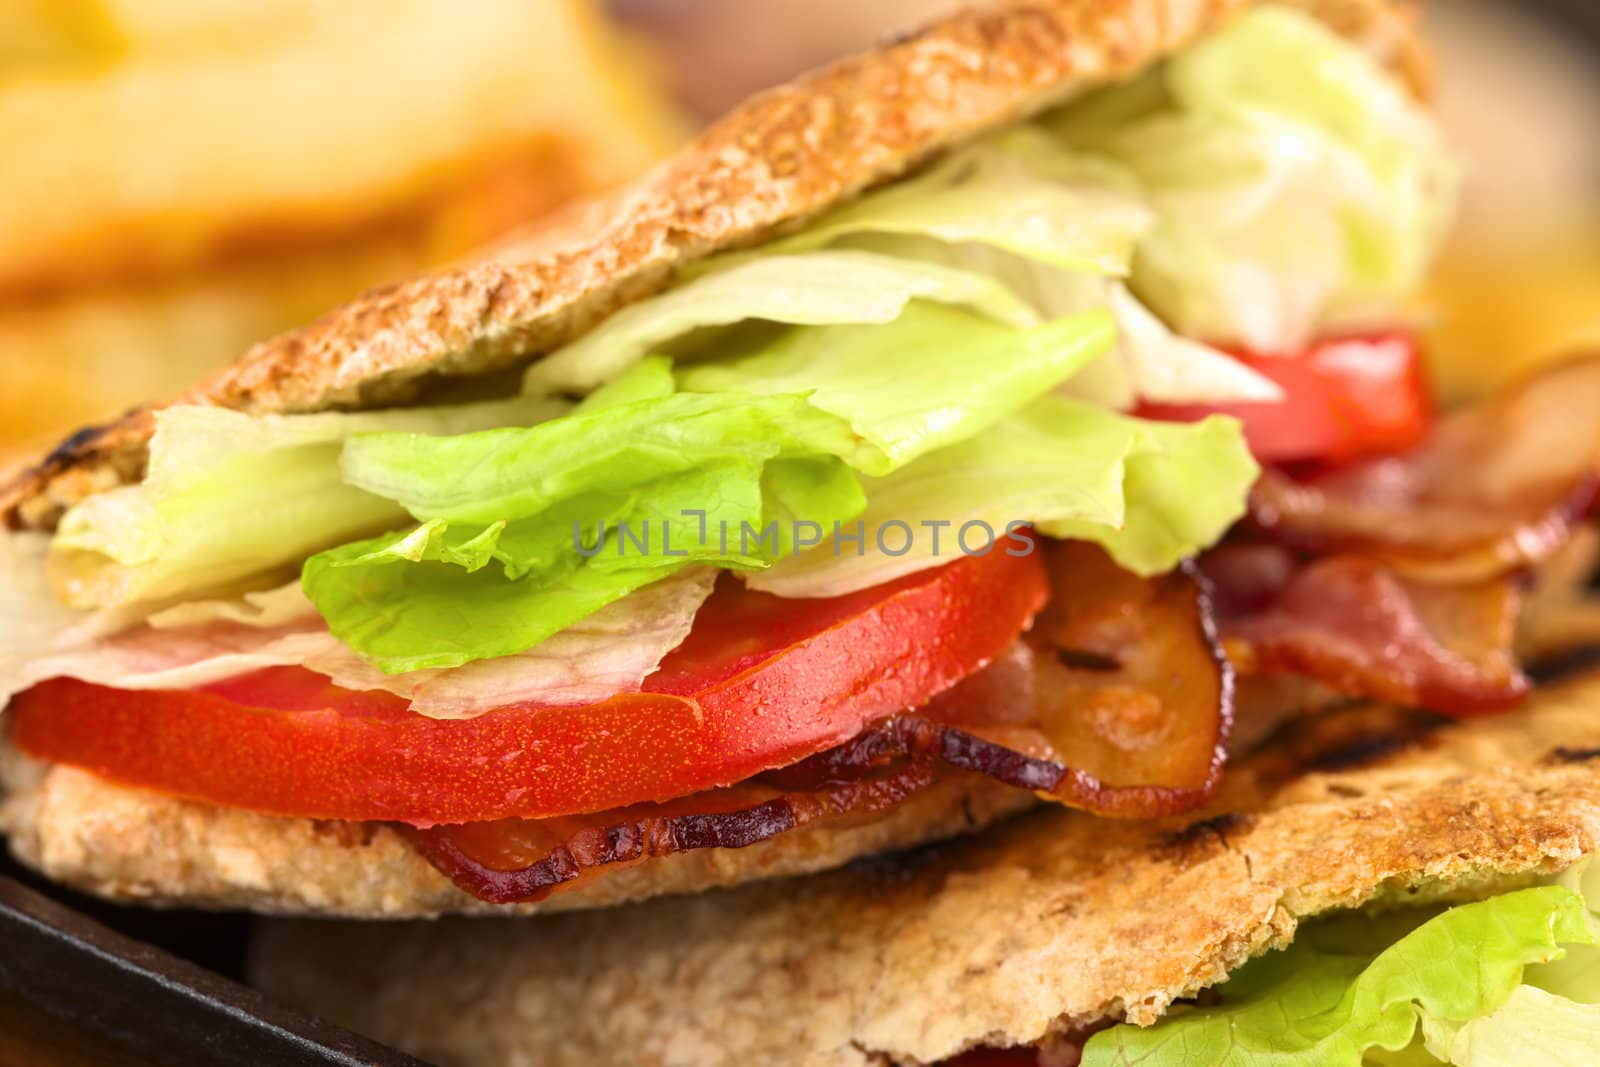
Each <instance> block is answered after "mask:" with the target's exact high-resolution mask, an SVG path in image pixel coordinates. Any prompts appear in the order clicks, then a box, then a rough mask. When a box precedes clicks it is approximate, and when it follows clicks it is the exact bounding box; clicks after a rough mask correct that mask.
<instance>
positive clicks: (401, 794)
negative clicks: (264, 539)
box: [8, 548, 1048, 825]
mask: <svg viewBox="0 0 1600 1067" xmlns="http://www.w3.org/2000/svg"><path fill="white" fill-rule="evenodd" d="M1013 551H1015V549H1013ZM1047 597H1048V583H1047V580H1046V577H1045V573H1044V567H1043V564H1042V560H1041V558H1040V553H1039V552H1037V551H1035V552H1033V553H1031V554H1028V555H1009V554H1007V552H1006V551H1005V550H1001V549H998V548H997V549H994V550H992V551H990V552H989V553H988V554H987V555H985V556H981V557H980V556H968V557H963V558H961V559H958V560H955V561H954V562H951V563H949V564H946V565H944V566H942V567H938V568H936V569H933V570H927V571H922V572H920V573H917V574H912V575H908V576H907V577H905V578H902V579H899V580H897V581H894V582H890V583H888V584H885V585H882V586H877V587H874V588H872V589H865V590H862V591H860V592H857V593H852V594H849V595H847V596H842V597H834V598H830V599H825V600H785V599H781V598H778V597H774V596H770V595H767V594H763V593H756V592H752V591H750V590H748V589H747V588H745V586H744V585H743V583H741V582H739V581H737V580H736V579H734V578H732V577H731V576H726V575H725V576H724V577H723V578H722V580H721V581H720V582H719V584H718V587H717V589H716V591H715V592H714V593H713V594H712V596H711V597H710V598H709V599H708V600H707V601H706V603H705V605H704V606H703V607H702V608H701V611H700V613H699V615H698V616H696V619H695V625H694V629H693V631H692V632H691V634H690V637H689V639H688V640H687V641H685V642H684V644H683V645H682V646H681V647H680V648H678V649H677V650H675V651H674V652H673V653H671V654H670V655H669V656H668V657H667V658H666V660H664V661H663V663H662V665H661V667H660V669H659V670H658V671H657V672H656V673H655V674H653V675H652V676H651V677H650V678H649V679H647V680H646V683H645V690H646V691H645V692H641V693H632V694H625V695H621V696H616V697H612V698H611V699H609V700H605V701H602V702H600V703H596V704H588V705H576V706H530V705H517V706H510V707H505V708H500V709H497V710H494V711H491V712H488V713H487V714H484V715H482V716H479V717H478V718H475V719H466V720H453V721H447V720H436V719H429V718H426V717H424V716H421V715H418V714H415V713H413V712H411V711H410V710H408V708H407V705H406V703H405V701H403V700H401V699H400V698H398V697H393V696H390V695H388V694H386V693H382V692H362V693H351V692H348V691H345V690H340V689H337V688H335V687H334V686H332V685H330V684H329V683H328V681H327V679H325V678H323V677H322V676H320V675H316V674H312V673H311V672H309V671H305V670H301V669H299V668H293V667H289V668H273V669H270V670H265V671H259V672H256V673H254V674H250V675H246V676H243V677H240V678H235V679H232V680H230V681H227V682H224V683H221V684H218V685H213V686H208V687H206V688H205V689H201V690H187V691H175V690H160V691H143V692H130V691H127V690H118V689H110V688H106V687H103V686H95V685H89V684H87V683H84V682H79V681H75V680H71V679H55V680H52V681H48V682H44V683H41V684H40V685H37V686H34V687H33V688H32V689H29V690H28V691H27V692H25V693H22V694H20V695H18V696H17V697H16V698H14V699H13V701H12V703H11V708H10V714H9V716H8V717H9V718H10V720H11V730H12V736H13V738H14V739H15V741H16V743H17V745H18V746H19V747H20V748H21V749H22V750H23V751H25V752H28V753H30V754H32V755H34V756H37V757H40V758H43V759H48V760H53V761H56V762H59V763H66V764H71V765H74V766H78V767H83V768H85V769H88V770H91V771H94V772H95V773H97V774H99V775H101V776H103V777H105V778H108V779H111V780H113V781H117V782H122V783H124V784H127V785H133V786H140V787H143V788H147V789H152V790H156V791H158V792H162V793H167V794H170V795H174V796H181V797H188V798H191V799H196V800H204V801H209V802H211V803H215V804H220V805H224V806H227V807H235V808H246V809H251V810H255V811H263V812H270V813H273V814H278V815H291V816H304V817H311V818H321V819H351V820H369V819H380V820H398V821H402V822H410V823H415V824H418V825H427V824H431V823H450V822H473V821H479V820H487V819H503V818H546V817H554V816H558V815H570V814H579V813H584V812H591V811H602V810H605V809H608V808H618V807H623V806H626V805H631V804H638V803H644V802H654V801H665V800H670V799H672V798H674V797H679V796H684V795H687V794H689V793H695V792H699V791H701V790H705V789H711V788H715V787H719V786H725V785H731V784H733V783H735V782H740V781H743V780H745V779H747V778H750V777H752V776H753V775H756V774H759V773H761V772H762V771H766V770H771V769H773V768H776V767H782V766H787V765H788V764H791V763H794V762H797V761H798V760H800V759H803V758H805V757H806V756H809V755H811V754H813V753H815V752H819V751H822V750H823V749H827V748H832V747H834V746H835V745H839V744H841V743H843V742H844V741H847V740H849V739H850V738H851V737H853V736H855V735H856V734H857V733H859V732H860V731H861V730H862V729H863V728H864V727H865V726H866V725H868V724H869V723H871V722H872V721H874V720H876V719H879V718H882V717H884V716H886V715H891V714H893V713H895V712H897V711H903V710H905V709H907V708H911V707H916V706H919V705H921V704H923V703H925V702H926V701H927V700H929V699H930V698H931V697H933V696H934V695H935V694H937V693H939V692H940V691H942V690H944V689H946V688H948V687H949V686H951V685H954V684H955V683H956V682H958V681H960V680H961V679H962V678H964V677H966V676H967V675H970V674H972V673H974V672H975V671H977V670H978V669H980V668H981V667H983V666H984V665H985V664H987V663H988V662H989V661H990V660H991V659H993V658H994V657H995V656H996V655H998V654H999V653H1000V652H1002V651H1004V650H1005V649H1006V647H1007V646H1009V645H1010V644H1011V642H1012V641H1013V640H1015V638H1016V636H1017V635H1018V634H1019V633H1020V632H1021V631H1022V630H1023V629H1024V628H1025V627H1026V626H1027V625H1028V623H1029V622H1030V621H1031V620H1032V618H1033V616H1034V614H1035V613H1036V612H1037V611H1038V610H1039V609H1040V608H1041V607H1042V606H1043V604H1044V602H1045V600H1046V598H1047Z"/></svg>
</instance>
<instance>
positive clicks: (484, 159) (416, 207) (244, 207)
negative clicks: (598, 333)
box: [0, 0, 1600, 463]
mask: <svg viewBox="0 0 1600 1067" xmlns="http://www.w3.org/2000/svg"><path fill="white" fill-rule="evenodd" d="M958 2H959V0H873V2H870V3H866V2H862V0H520V2H514V0H452V2H450V3H443V2H439V0H341V2H339V3H328V2H325V0H0V158H3V159H4V160H5V163H4V166H3V167H0V463H4V462H6V461H7V459H8V458H10V459H14V458H15V457H17V456H18V455H20V454H21V453H22V452H23V451H24V450H27V449H32V448H36V447H39V446H41V445H43V444H46V443H48V442H50V441H52V440H53V439H55V438H57V437H59V436H61V435H63V434H64V433H67V432H70V431H71V430H73V429H75V428H77V427H78V426H80V425H83V424H84V423H88V422H94V421H99V420H103V419H105V418H108V417H110V416H112V415H115V414H116V413H118V412H120V411H121V410H123V409H125V408H127V407H129V406H131V405H133V404H136V403H139V402H140V401H143V400H147V399H151V398H156V397H162V396H166V395H171V394H172V393H175V392H177V391H178V390H180V389H182V388H183V387H184V386H186V385H188V384H189V383H190V382H192V381H193V380H194V379H195V378H197V377H198V376H199V375H201V374H203V373H204V372H205V371H207V370H209V369H211V368H213V367H215V366H217V365H220V364H221V363H223V362H225V361H227V360H229V359H232V358H233V357H234V356H236V355H238V354H239V353H241V352H242V351H244V349H246V348H247V347H249V345H250V344H251V343H253V342H255V341H257V340H260V339H262V338H264V337H267V336H270V335H272V334H274V333H277V332H279V331H281V330H284V329H287V328H289V327H292V326H294V325H297V324H299V323H302V322H305V321H308V320H310V319H312V318H314V317H316V316H317V315H319V314H321V313H322V312H324V311H326V310H328V309H329V308H331V307H333V306H334V305H336V304H338V303H340V302H342V301H343V300H345V299H348V298H349V297H351V296H353V295H355V294H356V293H358V292H361V291H363V290H365V289H368V288H371V287H373V286H375V285H379V284H382V283H384V282H387V281H391V280H395V279H398V278H401V277H405V276H408V275H411V274H415V273H417V272H419V271H422V270H426V269H428V268H430V267H433V266H437V265H439V264H442V263H446V262H449V261H452V260H456V259H460V258H463V257H465V256H467V255H469V254H470V252H471V250H472V249H473V248H474V247H476V246H478V245H480V244H483V243H485V242H487V241H490V240H492V239H494V238H496V237H497V236H499V235H501V234H503V233H504V232H506V231H507V230H508V229H511V228H513V227H515V226H517V225H520V224H522V223H524V222H527V221H529V220H532V219H535V218H537V217H538V216H539V215H541V214H543V213H545V212H548V211H549V210H551V209H552V208H554V207H556V206H557V205H559V204H561V203H563V202H565V201H567V200H569V199H571V198H574V197H577V196H582V195H584V194H587V193H590V192H593V191H595V190H597V189H600V188H603V187H606V186H608V185H612V184H615V183H618V182H621V181H624V180H626V179H627V178H629V177H631V176H633V175H634V174H636V173H638V172H639V171H641V170H642V169H644V168H645V167H647V166H648V165H649V164H650V162H651V161H652V160H654V159H656V158H659V157H660V156H661V155H663V154H665V153H666V152H668V151H670V150H671V148H672V147H673V146H674V145H675V144H677V143H679V142H680V141H681V140H682V139H683V138H685V137H686V136H688V135H689V134H690V132H692V130H693V129H694V128H695V126H696V125H698V124H700V123H703V122H704V121H706V120H707V119H709V118H711V117H714V116H715V115H716V114H718V113H720V112H721V111H723V110H725V109H726V108H728V107H729V106H731V105H732V104H734V103H736V102H737V101H738V100H739V99H741V98H742V97H744V96H745V95H747V94H749V93H750V92H752V91H754V90H756V89H759V88H761V87H762V86H764V85H768V84H772V83H774V82H777V81H781V80H783V79H785V78H787V77H789V76H790V75H792V74H794V73H796V72H798V71H800V70H802V69H805V68H807V67H811V66H814V65H816V64H818V63H821V62H824V61H826V60H827V59H828V58H830V57H832V56H835V55H838V54H840V53H843V52H847V51H850V50H853V49H856V48H859V47H862V46H865V45H868V44H870V43H871V42H873V41H874V40H876V39H878V38H880V37H882V36H884V35H886V34H889V33H892V32H895V31H897V30H901V29H904V28H906V27H908V26H911V25H914V24H916V23H918V22H920V21H922V20H924V19H926V18H928V17H930V16H931V15H933V14H936V13H937V12H939V11H940V10H943V9H948V8H952V7H955V6H957V4H958ZM1427 20H1428V22H1429V23H1431V34H1432V37H1433V40H1434V41H1435V43H1436V46H1437V52H1438V102H1439V106H1440V108H1441V110H1442V113H1443V116H1444V120H1445V122H1446V123H1447V125H1448V126H1449V127H1450V128H1451V130H1452V133H1453V135H1454V137H1455V139H1456V141H1457V143H1458V144H1460V145H1461V146H1462V147H1463V148H1464V150H1465V153H1466V155H1467V156H1468V157H1469V158H1470V159H1471V161H1472V179H1471V185H1470V192H1469V195H1468V199H1467V204H1466V211H1465V216H1464V219H1463V224H1462V227H1461V230H1460V233H1459V236H1458V238H1457V240H1456V242H1455V244H1454V246H1453V247H1452V248H1451V250H1450V252H1449V254H1448V255H1447V257H1446V260H1445V262H1444V264H1443V266H1442V268H1441V271H1440V276H1439V281H1438V284H1437V287H1436V291H1435V294H1434V297H1435V299H1434V309H1435V314H1434V319H1433V323H1432V334H1433V337H1432V347H1433V350H1434V352H1435V355H1436V356H1437V358H1438V364H1439V368H1440V369H1439V373H1438V381H1439V386H1440V389H1441V392H1442V393H1444V395H1446V396H1447V397H1451V398H1455V397H1460V396H1463V395H1467V394H1470V393H1472V392H1475V391H1478V390H1481V389H1483V388H1485V387H1487V386H1488V385H1490V384H1492V383H1493V382H1495V381H1497V380H1499V379H1501V378H1503V377H1505V376H1506V375H1509V374H1514V373H1517V372H1518V371H1520V370H1522V369H1523V368H1525V367H1527V366H1528V365H1529V364H1530V363H1531V362H1532V361H1534V360H1536V359H1538V358H1539V357H1540V356H1541V355H1542V354H1549V353H1555V352H1559V351H1562V350H1564V349H1568V348H1570V347H1573V346H1576V345H1580V344H1583V343H1585V342H1588V343H1597V344H1600V4H1596V3H1595V2H1594V0H1543V2H1541V3H1534V2H1529V0H1521V2H1518V0H1433V3H1432V4H1431V5H1429V7H1428V9H1427Z"/></svg>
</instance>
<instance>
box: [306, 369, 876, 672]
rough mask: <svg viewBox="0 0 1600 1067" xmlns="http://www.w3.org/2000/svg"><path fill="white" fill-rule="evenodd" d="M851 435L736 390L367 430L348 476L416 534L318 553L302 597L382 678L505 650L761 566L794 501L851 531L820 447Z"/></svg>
mask: <svg viewBox="0 0 1600 1067" xmlns="http://www.w3.org/2000/svg"><path fill="white" fill-rule="evenodd" d="M645 373H652V372H650V371H649V370H648V369H647V370H646V371H645ZM634 385H637V382H634V383H630V384H629V386H628V388H630V389H631V388H632V387H633V386H634ZM847 436H848V430H847V428H845V427H844V426H843V425H842V424H840V423H839V421H838V420H837V419H835V418H834V417H832V416H829V415H826V414H824V413H822V412H819V411H817V410H816V409H815V408H812V407H811V406H810V405H809V404H807V403H806V402H805V400H804V399H802V398H799V397H793V396H771V397H750V396H742V395H733V394H712V395H697V394H671V395H667V396H655V397H647V398H645V399H640V400H631V401H627V402H624V403H616V404H610V405H601V406H600V407H599V408H598V410H589V411H587V412H584V413H579V414H574V415H572V416H569V417H568V418H565V419H559V420H556V421H554V422H549V423H545V424H543V425H541V426H536V427H532V428H529V429H521V430H489V431H483V432H480V433H474V434H465V435H461V436H457V437H428V436H425V435H415V434H371V435H364V436H361V437H357V438H355V439H353V440H351V441H350V443H349V444H348V445H347V446H346V449H345V455H344V461H343V467H344V472H345V477H346V480H347V481H348V482H349V483H350V484H352V485H355V486H357V487H360V488H361V489H363V490H365V491H368V492H371V493H373V494H374V495H377V496H381V497H383V498H385V499H389V500H394V501H396V502H398V503H400V504H402V505H403V506H404V507H405V508H406V509H407V511H409V512H410V514H411V515H413V516H414V517H416V518H418V519H421V520H423V521H422V524H421V525H420V526H418V527H416V528H414V529H411V530H402V531H396V532H394V533H390V534H386V535H383V536H381V537H377V538H373V539H371V540H367V541H357V542H354V543H352V544H347V545H342V546H340V547H339V548H336V549H331V550H328V551H325V552H321V553H319V554H317V555H315V556H313V557H312V558H311V559H310V560H309V561H308V562H307V563H306V566H305V569H304V571H303V573H302V578H301V581H302V585H303V587H304V589H305V592H306V595H307V596H308V597H309V598H310V599H311V601H312V602H313V603H314V604H315V605H316V606H317V609H318V611H320V612H321V613H322V616H323V617H324V618H325V619H327V621H328V626H329V628H330V629H331V630H332V631H333V633H334V634H335V636H337V637H338V638H339V639H340V640H342V641H344V642H345V643H347V644H348V645H350V646H351V647H352V648H354V649H355V650H356V651H358V652H360V653H361V654H362V655H363V656H365V657H366V658H367V659H368V660H369V661H370V662H372V663H373V664H375V665H376V666H378V667H379V668H380V669H382V670H384V671H386V672H389V673H396V672H402V671H414V670H421V669H425V668H440V667H455V666H460V665H462V664H465V663H469V662H471V661H473V660H478V659H487V658H493V657H498V656H507V655H512V654H515V653H519V652H522V651H524V650H526V649H529V648H532V647H533V646H535V645H537V644H538V643H539V642H541V641H543V640H544V639H545V638H547V637H549V636H551V635H552V634H555V633H557V632H559V631H561V630H563V629H565V628H566V627H568V626H570V625H572V624H573V623H575V622H577V621H578V620H580V619H583V618H585V617H586V616H588V615H590V614H592V613H594V612H596V611H598V610H600V609H601V608H603V607H605V606H606V605H608V604H611V603H614V602H615V601H618V600H620V599H622V598H623V597H624V596H626V595H628V594H629V593H631V592H633V591H634V590H636V589H638V588H640V587H641V586H643V585H646V584H648V583H651V582H654V581H659V580H660V579H663V578H665V577H668V576H669V575H672V574H675V573H677V572H678V571H680V570H682V569H683V568H685V567H688V566H690V565H692V564H695V563H708V564H713V565H716V566H721V567H733V568H751V567H760V566H764V565H766V564H767V562H769V561H770V559H771V558H773V557H775V556H776V555H778V554H779V553H780V552H782V551H783V550H784V548H785V547H786V543H785V542H784V540H783V539H782V538H781V537H779V536H778V535H773V536H772V537H771V538H768V537H766V536H765V532H766V530H767V529H768V527H769V525H770V524H771V522H772V521H773V519H775V518H779V517H781V516H787V515H789V514H791V512H792V510H793V508H794V507H796V506H801V507H803V508H805V509H806V510H807V512H808V514H807V518H809V519H811V520H813V521H817V522H820V523H831V522H834V521H838V520H843V519H848V518H850V517H851V516H853V515H854V514H856V513H857V512H859V511H860V510H861V508H862V507H863V506H864V500H863V498H862V494H861V487H860V484H859V482H858V481H857V479H856V477H855V474H854V473H853V472H852V471H851V470H850V469H849V468H848V467H847V466H846V465H845V464H844V463H843V462H842V461H841V460H839V459H838V458H837V457H835V456H833V455H831V454H829V453H828V452H827V447H829V445H830V444H831V443H833V442H836V441H838V440H840V439H842V438H844V437H847Z"/></svg>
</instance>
